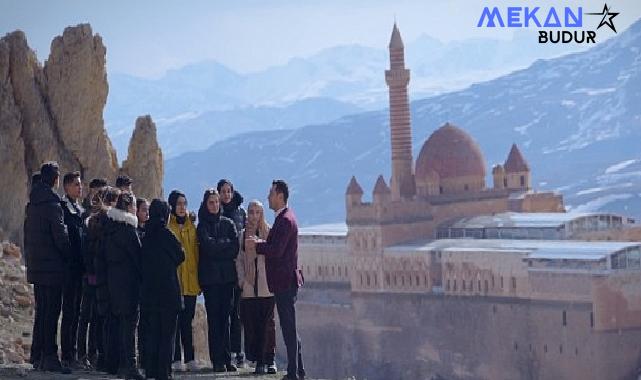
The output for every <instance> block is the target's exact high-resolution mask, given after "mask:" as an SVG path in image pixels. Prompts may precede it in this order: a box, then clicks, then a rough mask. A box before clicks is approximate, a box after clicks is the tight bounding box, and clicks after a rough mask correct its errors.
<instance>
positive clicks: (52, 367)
mask: <svg viewBox="0 0 641 380" xmlns="http://www.w3.org/2000/svg"><path fill="white" fill-rule="evenodd" d="M42 370H43V371H47V372H57V373H61V374H63V375H68V374H70V373H71V369H69V367H65V366H63V365H62V364H60V360H58V357H57V356H47V357H45V358H44V359H43V360H42Z"/></svg>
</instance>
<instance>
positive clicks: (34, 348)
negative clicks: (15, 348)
mask: <svg viewBox="0 0 641 380" xmlns="http://www.w3.org/2000/svg"><path fill="white" fill-rule="evenodd" d="M33 297H34V300H35V305H34V309H35V310H34V316H33V331H32V333H31V355H30V357H29V363H31V364H33V365H35V366H38V363H40V360H41V359H42V346H43V341H42V339H43V336H42V320H43V315H44V309H43V307H42V303H43V297H44V294H43V290H42V286H40V285H34V286H33Z"/></svg>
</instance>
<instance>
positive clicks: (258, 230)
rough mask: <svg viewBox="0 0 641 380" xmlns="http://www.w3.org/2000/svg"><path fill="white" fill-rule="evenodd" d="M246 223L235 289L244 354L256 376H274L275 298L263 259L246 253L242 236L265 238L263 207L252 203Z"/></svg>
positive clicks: (267, 228) (250, 251)
mask: <svg viewBox="0 0 641 380" xmlns="http://www.w3.org/2000/svg"><path fill="white" fill-rule="evenodd" d="M247 211H248V212H247V224H246V226H245V229H244V230H243V231H242V232H241V233H240V234H239V239H240V252H239V254H238V257H237V259H236V271H237V273H238V286H239V287H240V288H241V289H242V290H243V291H242V298H241V301H240V317H241V320H242V323H243V327H244V329H245V354H246V355H247V359H248V360H249V361H255V362H256V371H255V373H257V374H262V373H272V374H274V373H276V365H275V362H274V354H275V352H276V324H275V322H274V295H273V294H272V293H270V292H269V288H268V287H267V276H266V272H265V256H264V255H257V254H256V251H255V250H245V233H247V235H248V236H249V235H252V236H258V237H259V238H261V239H267V235H268V234H269V225H268V224H267V222H266V221H265V216H264V210H263V205H262V204H261V203H260V202H259V201H257V200H253V201H251V202H249V207H248V210H247Z"/></svg>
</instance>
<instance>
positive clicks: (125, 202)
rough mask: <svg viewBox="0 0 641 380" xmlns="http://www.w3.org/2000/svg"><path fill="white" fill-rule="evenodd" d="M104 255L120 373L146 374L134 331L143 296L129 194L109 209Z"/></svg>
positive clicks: (128, 375) (130, 376) (135, 222)
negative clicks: (139, 364)
mask: <svg viewBox="0 0 641 380" xmlns="http://www.w3.org/2000/svg"><path fill="white" fill-rule="evenodd" d="M107 217H108V218H109V221H108V222H107V225H106V226H105V236H104V239H105V247H104V249H105V257H106V264H107V265H106V266H107V268H106V269H107V271H106V272H107V287H108V289H109V306H110V309H111V313H112V314H113V315H114V316H116V317H117V318H118V323H119V325H120V326H119V338H120V339H119V343H120V360H119V369H118V374H119V376H120V377H124V378H125V379H140V380H142V379H143V377H142V375H141V374H140V372H138V369H137V368H136V356H135V339H136V337H135V335H136V334H135V333H136V325H137V323H138V305H139V299H140V282H141V266H140V250H141V245H140V240H139V239H138V235H137V234H136V227H137V226H138V219H137V218H136V200H135V198H134V197H133V195H131V194H129V193H121V194H120V195H119V196H118V201H117V202H116V207H112V208H111V209H109V211H107Z"/></svg>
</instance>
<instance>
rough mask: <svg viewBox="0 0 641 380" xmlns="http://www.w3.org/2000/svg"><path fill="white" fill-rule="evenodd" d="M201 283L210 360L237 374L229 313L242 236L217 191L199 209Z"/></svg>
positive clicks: (217, 369) (220, 369) (205, 197)
mask: <svg viewBox="0 0 641 380" xmlns="http://www.w3.org/2000/svg"><path fill="white" fill-rule="evenodd" d="M198 220H199V221H200V222H199V223H198V228H196V233H197V235H198V243H199V245H200V247H199V249H200V257H199V260H198V280H199V282H200V287H201V288H202V289H203V293H204V294H205V309H206V310H207V324H208V327H209V335H208V340H209V357H210V359H211V362H212V363H213V365H214V371H215V372H225V371H232V372H233V371H236V366H235V365H233V364H232V363H231V353H230V347H229V313H230V312H231V309H232V299H233V295H234V288H235V287H236V282H237V275H236V264H235V262H234V260H235V259H236V256H237V255H238V234H237V232H236V227H235V226H234V222H232V221H231V219H229V218H226V217H224V216H222V210H221V207H220V197H219V195H218V191H216V189H208V190H206V191H205V194H204V195H203V201H202V203H201V204H200V210H198Z"/></svg>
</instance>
